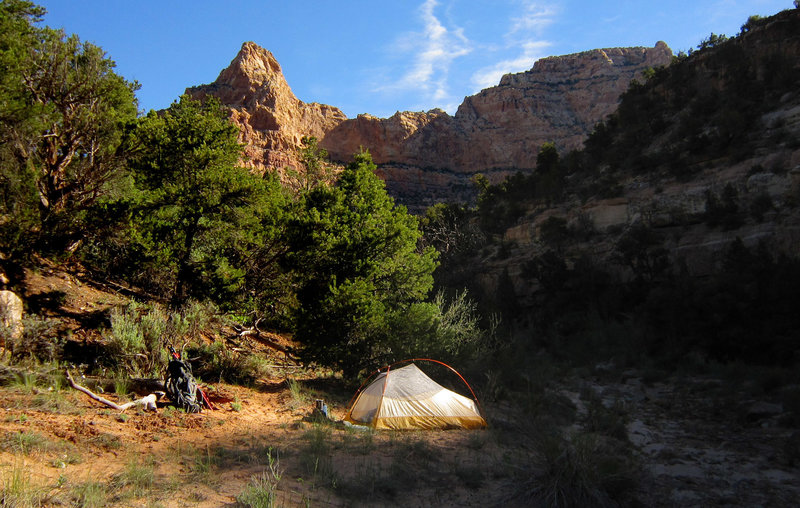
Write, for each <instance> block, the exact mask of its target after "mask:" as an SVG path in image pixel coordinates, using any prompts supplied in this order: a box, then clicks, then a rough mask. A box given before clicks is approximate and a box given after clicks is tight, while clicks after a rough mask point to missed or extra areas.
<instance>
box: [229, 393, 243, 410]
mask: <svg viewBox="0 0 800 508" xmlns="http://www.w3.org/2000/svg"><path fill="white" fill-rule="evenodd" d="M231 409H232V410H234V411H236V412H237V413H239V412H240V411H241V410H242V401H241V400H239V396H238V395H237V396H236V397H234V398H233V402H231Z"/></svg>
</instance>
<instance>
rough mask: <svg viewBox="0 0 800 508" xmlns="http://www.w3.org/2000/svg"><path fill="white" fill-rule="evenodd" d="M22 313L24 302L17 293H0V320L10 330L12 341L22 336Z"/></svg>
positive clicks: (5, 291) (3, 291)
mask: <svg viewBox="0 0 800 508" xmlns="http://www.w3.org/2000/svg"><path fill="white" fill-rule="evenodd" d="M22 311H23V306H22V300H21V299H20V297H19V296H17V295H16V293H14V292H13V291H8V290H5V289H4V290H2V291H0V320H2V324H3V326H4V327H6V328H7V329H8V330H9V335H8V337H9V338H11V339H14V340H16V339H18V338H20V337H21V336H22V332H23V326H22ZM0 338H2V337H0ZM4 345H5V344H4Z"/></svg>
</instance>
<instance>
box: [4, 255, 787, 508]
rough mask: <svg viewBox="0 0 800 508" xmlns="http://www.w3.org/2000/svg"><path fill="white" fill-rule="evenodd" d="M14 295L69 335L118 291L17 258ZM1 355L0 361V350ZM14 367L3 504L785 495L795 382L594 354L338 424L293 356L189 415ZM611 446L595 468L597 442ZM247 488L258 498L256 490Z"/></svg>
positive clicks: (342, 407)
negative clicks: (455, 408)
mask: <svg viewBox="0 0 800 508" xmlns="http://www.w3.org/2000/svg"><path fill="white" fill-rule="evenodd" d="M27 297H28V299H29V300H28V301H29V302H33V303H34V304H35V305H36V306H37V309H39V310H40V311H41V312H42V313H44V314H47V313H50V315H57V316H58V317H59V318H61V319H63V320H64V322H65V323H68V324H69V326H70V327H71V330H72V338H73V340H75V341H78V342H81V341H83V342H86V341H90V340H92V338H91V337H90V336H89V335H90V333H89V332H88V330H90V328H91V327H92V326H96V320H97V319H102V316H103V315H104V313H106V312H107V310H108V309H109V308H110V307H111V306H112V305H118V304H120V303H123V302H124V301H125V299H126V298H125V297H124V296H122V295H121V294H120V293H119V292H118V291H110V290H109V288H107V287H106V288H104V287H98V286H96V285H91V284H88V283H87V282H85V281H82V279H81V278H80V277H79V276H76V275H73V274H69V273H66V272H64V271H60V270H56V269H50V268H47V267H45V268H43V269H41V270H39V271H37V272H36V273H30V274H29V277H28V281H27ZM276 340H277V338H276ZM276 363H280V362H276ZM70 367H71V368H74V369H75V372H76V373H77V370H78V368H77V367H75V366H70ZM3 368H5V369H11V368H13V366H8V365H7V364H6V359H3V361H0V370H2V369H3ZM62 368H63V366H62ZM50 369H51V374H58V373H59V372H56V371H53V367H52V366H51V367H50ZM14 372H16V375H15V376H6V379H7V381H6V383H5V384H4V385H2V383H0V385H2V386H0V487H2V497H1V498H0V499H1V500H2V501H3V502H4V503H5V505H7V506H86V507H88V506H153V507H155V506H165V507H173V506H200V507H218V506H242V505H244V506H248V505H251V506H337V507H338V506H342V507H344V506H530V505H532V504H534V503H539V504H543V505H548V504H550V505H554V504H558V501H559V499H560V498H559V497H558V496H568V499H571V500H572V501H573V504H575V505H579V506H590V505H591V506H599V505H607V506H617V505H622V506H656V507H672V506H796V505H797V500H798V499H800V481H798V478H800V386H788V387H783V388H781V390H774V391H770V392H765V393H759V391H758V390H754V389H752V388H747V384H746V383H740V384H737V385H736V386H735V387H732V386H730V383H729V382H727V381H722V380H721V379H719V378H718V377H714V376H694V377H693V376H686V375H682V376H678V375H674V374H671V375H669V376H661V377H658V378H657V379H648V380H647V381H645V379H647V376H645V374H646V373H643V372H637V371H628V372H618V371H616V370H613V369H611V370H608V369H606V368H605V367H602V366H598V368H595V369H591V370H588V371H586V370H584V371H580V372H576V373H573V374H572V375H570V376H569V377H567V378H564V379H558V380H555V379H554V380H550V381H548V382H546V383H545V384H544V385H543V386H545V387H546V388H543V389H540V390H533V389H531V387H530V386H528V388H527V390H520V391H519V392H514V391H512V390H510V389H509V388H508V387H505V388H503V389H501V390H497V392H502V393H505V396H499V397H489V396H488V395H487V394H488V393H490V392H491V390H489V389H488V388H487V389H486V390H485V391H480V390H479V392H478V393H479V396H481V397H482V398H485V399H486V400H483V401H482V402H483V405H484V408H485V411H486V414H487V419H488V421H489V428H488V429H486V430H479V431H438V432H430V431H429V432H374V431H369V430H358V429H354V428H350V427H346V426H344V425H343V424H342V423H341V420H342V418H343V417H344V414H345V411H346V406H347V403H348V401H349V399H350V396H351V395H352V393H353V391H354V390H355V389H356V388H357V387H355V386H349V385H348V384H345V383H343V382H341V380H339V379H336V378H335V377H325V376H329V374H326V375H325V376H321V375H320V373H314V372H311V371H306V370H304V369H302V368H299V367H298V366H289V367H285V368H284V367H275V368H274V369H272V370H271V371H270V372H271V374H270V375H269V376H265V377H264V378H263V379H260V380H258V381H257V382H256V383H255V384H254V385H253V386H252V387H243V386H238V385H231V384H224V383H209V384H207V385H206V387H207V390H208V392H209V394H210V396H211V399H212V401H217V408H216V409H215V410H206V411H204V412H203V413H201V414H185V413H183V412H180V411H177V410H175V409H174V408H171V407H169V406H168V405H166V404H164V403H162V404H160V405H159V408H158V410H157V411H155V412H145V411H143V410H141V409H129V410H127V411H125V412H120V411H116V410H113V409H111V408H109V407H106V406H104V405H102V404H100V403H98V402H97V401H94V400H91V399H90V398H89V397H87V396H86V395H84V394H82V393H79V392H77V391H75V390H72V389H71V388H69V387H68V386H66V383H64V382H63V380H62V381H58V379H59V378H58V376H50V377H49V378H47V377H45V378H42V377H40V378H39V379H38V380H36V379H34V377H32V376H25V375H20V374H19V371H14ZM0 373H2V372H0ZM748 375H750V374H749V373H743V374H742V377H743V378H744V377H747V376H748ZM43 379H44V380H43ZM47 379H49V381H47ZM77 381H78V382H79V383H82V380H81V378H78V379H77ZM83 381H86V382H88V381H89V380H83ZM501 388H502V387H501ZM754 393H759V395H757V396H756V395H754ZM104 396H106V397H107V398H109V399H112V400H118V399H120V398H119V397H118V396H117V395H116V394H114V393H107V394H104ZM317 398H322V399H324V400H325V401H326V402H327V403H328V406H329V408H330V419H329V420H319V419H314V418H313V417H312V409H313V407H314V401H315V399H317ZM125 399H127V398H125ZM489 399H491V400H489ZM551 431H557V432H556V433H557V434H559V435H563V436H566V437H567V441H550V444H552V443H553V442H555V443H557V445H558V446H555V447H552V446H550V448H552V449H551V450H549V451H548V441H547V439H546V438H547V436H548V435H549V434H551V433H553V432H551ZM587 436H589V437H591V439H589V440H587V439H586V437H587ZM596 436H599V437H596ZM609 436H611V437H609ZM559 439H560V438H559ZM567 442H571V443H572V444H569V445H565V443H567ZM587 443H588V445H587ZM609 443H611V444H612V445H613V446H611V445H609ZM614 443H616V444H614ZM579 445H580V446H579ZM614 446H616V447H617V448H614ZM620 448H621V451H620ZM606 451H609V453H608V454H606ZM614 454H616V455H614ZM620 457H621V458H622V459H624V460H622V462H617V463H616V464H611V465H612V466H614V467H617V468H618V469H616V470H615V469H612V470H610V471H609V469H608V468H609V464H610V461H609V460H605V459H609V458H620ZM631 464H632V465H634V466H635V471H631V470H630V468H628V469H626V467H628V466H629V465H631ZM620 492H621V493H622V494H620V495H617V496H613V497H608V496H606V493H612V494H614V493H617V494H619V493H620ZM254 496H255V497H254ZM258 496H261V497H260V499H261V501H263V500H264V499H270V500H271V502H272V504H271V505H270V504H267V503H264V504H258V499H257V497H258ZM270 496H271V497H270ZM562 501H563V498H562ZM3 502H0V504H3ZM561 505H564V503H563V502H562V503H561Z"/></svg>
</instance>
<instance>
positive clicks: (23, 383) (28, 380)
mask: <svg viewBox="0 0 800 508" xmlns="http://www.w3.org/2000/svg"><path fill="white" fill-rule="evenodd" d="M37 384H38V383H37V381H36V374H34V373H33V372H23V373H21V374H14V381H13V383H12V386H14V387H15V388H17V389H18V390H20V391H22V392H24V393H30V394H32V393H36V391H37Z"/></svg>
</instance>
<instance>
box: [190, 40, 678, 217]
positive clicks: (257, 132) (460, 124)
mask: <svg viewBox="0 0 800 508" xmlns="http://www.w3.org/2000/svg"><path fill="white" fill-rule="evenodd" d="M671 57H672V52H671V50H670V49H669V48H668V47H667V46H666V44H664V43H663V42H659V43H658V44H656V46H655V47H653V48H641V47H640V48H613V49H597V50H593V51H587V52H584V53H577V54H574V55H567V56H559V57H550V58H544V59H542V60H539V61H538V62H536V63H535V64H534V66H533V68H532V69H531V70H529V71H526V72H523V73H519V74H508V75H506V76H504V77H503V78H502V80H501V82H500V84H499V85H498V86H495V87H492V88H488V89H485V90H483V91H481V92H480V93H478V94H476V95H474V96H471V97H467V98H466V99H465V100H464V102H463V103H462V104H461V106H460V107H459V108H458V111H457V112H456V114H455V115H454V116H450V115H448V114H447V113H446V112H444V111H442V110H438V109H435V110H431V111H428V112H398V113H396V114H395V115H393V116H392V117H390V118H377V117H374V116H371V115H359V116H358V117H357V118H354V119H349V120H348V119H347V118H346V117H345V115H344V114H343V113H342V112H341V111H340V110H339V109H337V108H335V107H332V106H326V105H322V104H316V103H312V104H306V103H304V102H302V101H300V100H299V99H297V98H296V97H295V96H294V94H293V93H292V91H291V89H290V88H289V85H288V84H287V83H286V80H285V78H284V76H283V74H282V72H281V68H280V65H279V64H278V62H277V61H276V60H275V57H274V56H273V55H272V54H271V53H270V52H269V51H267V50H265V49H263V48H260V47H259V46H257V45H256V44H254V43H252V42H247V43H245V44H244V45H243V46H242V49H241V51H240V52H239V54H238V55H237V56H236V58H234V60H233V61H232V62H231V65H230V66H229V67H228V68H227V69H225V70H223V71H222V72H221V73H220V75H219V77H218V78H217V80H216V81H215V82H214V83H211V84H209V85H202V86H198V87H193V88H189V89H187V93H189V94H190V95H192V96H193V97H196V98H202V97H204V96H206V95H214V96H216V97H218V98H219V99H220V100H221V101H222V103H223V104H225V105H227V106H228V107H230V108H231V119H232V120H233V121H234V122H235V123H236V124H237V125H238V126H239V128H240V129H241V132H242V134H241V141H242V142H243V143H245V144H246V147H247V148H246V155H247V157H248V158H249V161H250V162H249V164H250V165H252V166H254V167H256V168H258V169H260V170H277V171H282V170H283V169H284V168H287V167H293V166H296V165H297V164H298V160H297V147H298V146H299V144H300V140H301V138H302V137H303V136H315V137H317V138H318V139H319V140H320V145H321V146H322V147H324V148H325V149H327V150H328V152H329V154H330V156H331V158H332V159H333V160H335V161H339V162H348V161H349V160H351V158H352V156H353V154H354V153H356V152H358V150H359V149H360V148H361V147H364V148H367V149H369V150H370V152H371V154H372V157H373V160H374V161H375V162H376V163H377V164H378V165H379V166H380V167H381V174H382V176H384V178H385V180H386V184H387V189H388V190H389V192H390V194H392V195H394V196H395V198H397V199H398V200H399V201H400V202H402V203H405V204H406V205H408V206H409V208H411V209H412V210H415V209H416V210H420V209H422V208H424V207H425V206H428V205H430V204H433V203H435V202H438V201H448V200H450V201H452V200H464V199H467V198H468V197H469V196H471V194H472V186H471V184H470V179H471V177H472V176H474V175H475V174H476V173H483V174H485V175H487V176H488V177H489V178H490V179H491V180H493V181H498V180H500V179H501V178H503V177H504V176H507V175H508V174H510V173H513V172H516V171H531V170H533V168H534V167H535V162H536V154H537V153H538V150H539V148H540V147H541V145H542V144H543V143H545V142H554V143H555V144H556V146H557V147H558V148H559V149H560V150H562V151H563V150H570V149H573V148H578V147H580V145H581V143H582V141H583V139H584V138H585V137H586V135H587V134H588V133H589V132H590V131H591V129H592V128H593V126H594V125H595V124H596V123H597V122H598V121H600V120H602V119H603V118H604V117H605V116H606V115H608V114H609V113H611V112H613V111H614V109H615V108H616V107H617V104H618V101H619V97H620V95H621V93H622V92H623V91H624V90H626V89H627V87H628V85H629V83H630V81H631V80H632V79H635V78H636V77H637V76H638V75H639V74H640V73H641V72H642V71H643V70H644V69H646V68H648V67H657V66H662V65H667V64H668V63H669V62H670V61H671Z"/></svg>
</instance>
